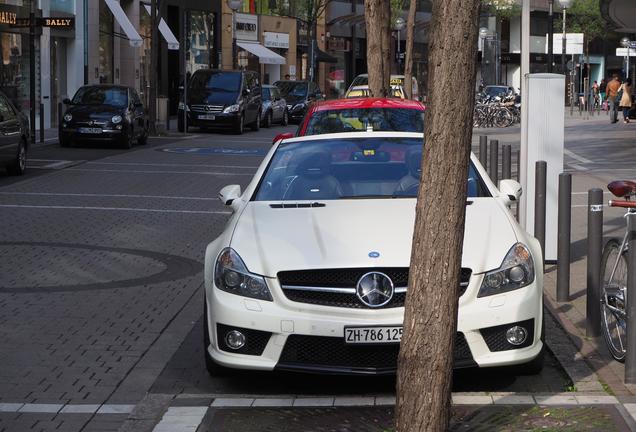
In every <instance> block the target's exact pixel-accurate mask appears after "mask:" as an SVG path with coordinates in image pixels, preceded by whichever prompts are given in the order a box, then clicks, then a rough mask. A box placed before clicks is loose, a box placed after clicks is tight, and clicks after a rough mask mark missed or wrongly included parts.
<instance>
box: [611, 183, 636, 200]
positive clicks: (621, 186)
mask: <svg viewBox="0 0 636 432" xmlns="http://www.w3.org/2000/svg"><path fill="white" fill-rule="evenodd" d="M607 189H609V191H610V192H611V193H613V194H614V195H615V196H617V197H622V198H627V199H629V198H630V197H631V196H634V195H636V182H633V181H631V180H616V181H613V182H611V183H610V184H608V185H607Z"/></svg>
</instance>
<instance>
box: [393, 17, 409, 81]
mask: <svg viewBox="0 0 636 432" xmlns="http://www.w3.org/2000/svg"><path fill="white" fill-rule="evenodd" d="M405 26H406V22H404V18H402V17H397V18H396V19H395V22H394V23H393V28H394V29H395V30H396V31H397V64H398V74H399V73H400V31H401V30H403V29H404V27H405Z"/></svg>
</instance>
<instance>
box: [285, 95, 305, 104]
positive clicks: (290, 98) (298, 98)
mask: <svg viewBox="0 0 636 432" xmlns="http://www.w3.org/2000/svg"><path fill="white" fill-rule="evenodd" d="M306 101H307V98H306V97H304V96H291V95H287V96H285V102H287V103H288V104H289V105H295V104H297V103H302V102H306Z"/></svg>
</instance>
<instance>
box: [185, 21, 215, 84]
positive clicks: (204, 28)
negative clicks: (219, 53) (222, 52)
mask: <svg viewBox="0 0 636 432" xmlns="http://www.w3.org/2000/svg"><path fill="white" fill-rule="evenodd" d="M187 49H188V51H187V53H186V56H187V58H186V67H187V72H191V73H192V72H194V71H196V70H197V69H204V68H211V67H212V64H213V59H214V14H213V13H211V12H205V11H188V46H187Z"/></svg>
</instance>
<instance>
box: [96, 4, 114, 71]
mask: <svg viewBox="0 0 636 432" xmlns="http://www.w3.org/2000/svg"><path fill="white" fill-rule="evenodd" d="M113 45H114V36H113V14H112V13H111V11H110V9H108V6H106V2H103V1H100V2H99V77H98V78H99V82H100V83H112V82H113Z"/></svg>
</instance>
